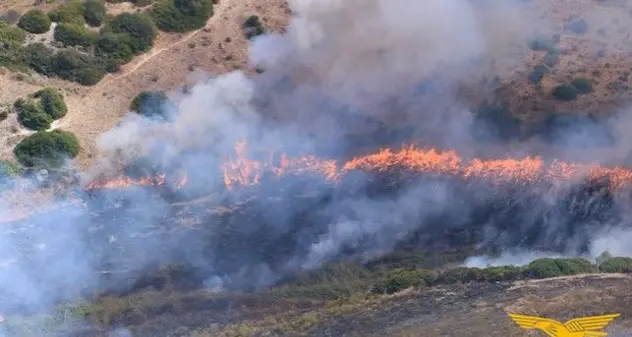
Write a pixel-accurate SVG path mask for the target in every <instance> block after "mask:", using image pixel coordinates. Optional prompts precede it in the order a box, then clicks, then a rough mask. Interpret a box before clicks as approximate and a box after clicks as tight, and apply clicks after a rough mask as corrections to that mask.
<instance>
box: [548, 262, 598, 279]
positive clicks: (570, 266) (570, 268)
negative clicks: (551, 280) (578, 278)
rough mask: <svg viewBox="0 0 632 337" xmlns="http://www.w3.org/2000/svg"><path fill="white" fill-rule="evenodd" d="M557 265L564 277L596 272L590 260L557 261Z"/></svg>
mask: <svg viewBox="0 0 632 337" xmlns="http://www.w3.org/2000/svg"><path fill="white" fill-rule="evenodd" d="M555 264H557V266H558V268H559V269H560V272H561V273H562V275H577V274H585V273H592V272H595V271H596V269H595V268H594V266H593V265H592V264H591V263H590V262H589V261H588V260H585V259H581V258H572V259H555Z"/></svg>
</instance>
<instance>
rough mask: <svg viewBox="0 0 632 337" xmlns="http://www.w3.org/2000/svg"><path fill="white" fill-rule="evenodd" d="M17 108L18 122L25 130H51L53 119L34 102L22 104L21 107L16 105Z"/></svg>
mask: <svg viewBox="0 0 632 337" xmlns="http://www.w3.org/2000/svg"><path fill="white" fill-rule="evenodd" d="M16 103H17V102H16ZM16 108H17V109H16V110H17V113H18V121H19V122H20V124H22V126H24V127H25V128H28V129H31V130H46V129H48V128H50V125H51V123H52V122H53V118H52V117H51V116H50V115H48V114H46V113H45V112H44V111H42V109H41V108H40V107H39V106H38V105H37V104H35V103H33V102H25V103H22V104H20V105H19V107H18V106H17V104H16Z"/></svg>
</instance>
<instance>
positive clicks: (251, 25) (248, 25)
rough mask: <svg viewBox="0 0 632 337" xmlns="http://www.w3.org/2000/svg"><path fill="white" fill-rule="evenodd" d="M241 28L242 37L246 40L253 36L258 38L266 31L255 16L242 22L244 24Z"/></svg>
mask: <svg viewBox="0 0 632 337" xmlns="http://www.w3.org/2000/svg"><path fill="white" fill-rule="evenodd" d="M242 28H243V30H244V35H246V38H247V39H252V38H253V37H255V36H259V35H261V34H263V33H265V31H266V29H265V27H264V26H263V24H261V21H260V20H259V17H258V16H256V15H251V16H249V17H248V18H247V19H246V20H245V21H244V24H243V25H242Z"/></svg>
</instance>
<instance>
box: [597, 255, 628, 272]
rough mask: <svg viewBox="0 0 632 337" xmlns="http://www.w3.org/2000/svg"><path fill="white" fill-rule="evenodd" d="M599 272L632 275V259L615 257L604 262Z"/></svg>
mask: <svg viewBox="0 0 632 337" xmlns="http://www.w3.org/2000/svg"><path fill="white" fill-rule="evenodd" d="M599 271H601V272H603V273H632V258H629V257H613V258H611V259H609V260H606V261H603V262H602V263H601V264H600V265H599Z"/></svg>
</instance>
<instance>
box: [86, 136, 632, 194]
mask: <svg viewBox="0 0 632 337" xmlns="http://www.w3.org/2000/svg"><path fill="white" fill-rule="evenodd" d="M246 149H247V143H246V142H239V143H237V144H236V145H235V153H236V156H235V158H232V157H229V158H228V159H227V160H226V161H225V163H224V164H223V172H224V184H225V186H226V187H227V188H228V189H229V190H230V189H233V188H234V187H236V186H251V185H256V184H259V183H260V182H261V179H262V177H263V175H264V174H265V173H269V174H272V175H274V176H276V177H281V176H284V175H303V174H318V175H320V176H322V178H323V179H325V180H327V181H331V182H338V181H340V179H341V178H342V177H343V176H344V175H345V174H347V173H349V172H352V171H369V172H388V171H392V170H396V169H403V170H408V171H412V172H419V173H436V174H443V175H450V176H456V177H462V178H466V179H467V178H474V177H478V178H483V179H488V180H490V181H496V182H510V181H511V182H537V181H543V180H553V181H561V180H571V179H580V178H588V179H600V178H607V179H608V180H609V183H610V187H611V188H615V189H616V188H620V187H622V186H624V185H628V184H631V185H632V171H631V170H628V169H626V168H624V167H613V168H605V167H601V166H599V165H598V164H596V163H593V164H577V163H569V162H564V161H553V162H552V163H550V164H545V162H544V161H543V160H542V159H541V158H540V157H525V158H522V159H511V158H506V159H492V160H482V159H473V160H470V161H468V162H465V161H464V160H463V159H462V158H461V157H459V156H458V155H457V154H456V152H454V151H444V152H441V151H438V150H436V149H429V150H424V149H421V148H419V147H415V146H413V145H410V146H403V147H402V148H401V149H400V150H397V151H396V150H393V149H381V150H379V151H378V152H376V153H373V154H369V155H366V156H361V157H356V158H353V159H351V160H349V161H345V162H342V163H340V162H338V161H336V160H330V159H322V158H318V157H315V156H312V155H308V156H301V157H288V156H286V155H281V158H280V160H279V163H278V164H276V165H274V164H273V163H272V160H271V159H270V160H267V161H260V160H254V159H250V158H248V156H247V154H246ZM164 183H165V175H164V174H160V175H157V176H155V177H145V178H141V179H132V178H129V177H126V176H120V177H117V178H114V179H111V180H105V181H94V182H92V183H90V184H88V185H87V186H86V189H107V188H123V187H128V186H162V185H164ZM186 184H187V176H186V175H185V176H183V178H181V179H180V180H179V181H178V182H177V183H176V184H175V187H176V188H182V187H184V186H185V185H186Z"/></svg>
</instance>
